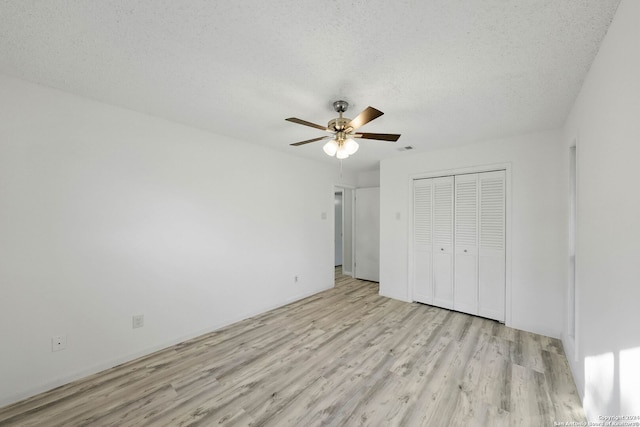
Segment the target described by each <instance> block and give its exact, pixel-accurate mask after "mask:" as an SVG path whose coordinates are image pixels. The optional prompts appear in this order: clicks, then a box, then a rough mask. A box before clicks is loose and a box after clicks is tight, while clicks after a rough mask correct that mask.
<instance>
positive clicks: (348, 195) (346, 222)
mask: <svg viewBox="0 0 640 427" xmlns="http://www.w3.org/2000/svg"><path fill="white" fill-rule="evenodd" d="M353 195H354V191H353V189H352V188H348V187H335V188H334V195H333V197H334V209H335V212H334V266H335V268H338V266H341V267H340V269H341V271H342V274H344V275H347V276H353V231H354V227H353V203H354V202H353Z"/></svg>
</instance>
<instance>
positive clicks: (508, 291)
mask: <svg viewBox="0 0 640 427" xmlns="http://www.w3.org/2000/svg"><path fill="white" fill-rule="evenodd" d="M511 169H512V165H511V162H505V163H492V164H487V165H477V166H470V167H465V168H455V169H441V170H435V171H424V172H418V173H414V174H411V175H409V179H408V182H407V187H408V191H409V193H408V194H410V195H411V196H410V197H408V200H409V201H408V203H409V206H407V212H409V220H408V221H407V235H408V237H409V238H408V239H407V240H408V242H409V246H408V254H409V256H408V262H407V268H408V270H407V277H408V279H409V280H407V288H408V289H407V296H408V298H409V301H414V299H413V286H414V280H413V267H414V263H415V261H414V259H413V258H414V254H413V217H414V213H413V181H415V180H417V179H426V178H438V177H441V176H451V175H465V174H471V173H482V172H492V171H497V170H504V171H505V216H506V220H505V296H504V302H505V310H504V314H505V325H507V326H511V325H512V321H511V319H512V317H511V306H512V305H511V295H512V288H511V235H512V233H511Z"/></svg>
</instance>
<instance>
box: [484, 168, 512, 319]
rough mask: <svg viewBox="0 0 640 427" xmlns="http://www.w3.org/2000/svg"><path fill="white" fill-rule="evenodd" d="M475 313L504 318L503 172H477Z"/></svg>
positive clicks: (504, 189) (504, 194) (504, 191)
mask: <svg viewBox="0 0 640 427" xmlns="http://www.w3.org/2000/svg"><path fill="white" fill-rule="evenodd" d="M478 180H479V182H478V184H479V187H480V194H479V202H480V210H479V218H478V219H479V229H480V233H479V238H480V241H479V247H478V293H479V295H478V303H479V307H478V314H479V315H480V316H483V317H488V318H490V319H495V320H498V321H500V322H504V320H505V282H506V281H505V277H506V275H505V224H506V221H505V200H506V199H505V198H506V188H505V185H506V184H505V172H504V171H498V172H487V173H482V174H478Z"/></svg>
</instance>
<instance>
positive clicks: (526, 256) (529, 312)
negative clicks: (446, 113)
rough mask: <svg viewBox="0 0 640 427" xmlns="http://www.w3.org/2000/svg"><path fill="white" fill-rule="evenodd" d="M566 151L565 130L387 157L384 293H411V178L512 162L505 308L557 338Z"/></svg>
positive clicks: (515, 320) (521, 324)
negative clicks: (563, 143) (506, 304)
mask: <svg viewBox="0 0 640 427" xmlns="http://www.w3.org/2000/svg"><path fill="white" fill-rule="evenodd" d="M563 149H564V147H563V145H562V139H561V133H560V132H559V131H549V132H542V133H537V134H531V135H524V136H518V137H512V138H506V139H503V140H498V141H488V142H484V143H480V144H474V145H469V146H463V147H457V148H451V149H447V150H440V151H431V152H426V153H411V155H410V156H409V155H400V156H398V157H395V158H392V159H387V160H383V161H382V162H381V188H380V190H381V213H380V224H381V236H380V247H381V252H380V262H381V265H380V293H381V294H382V295H386V296H389V297H392V298H397V299H401V300H407V299H408V298H409V292H408V291H409V289H408V286H409V276H408V268H409V267H408V262H409V257H408V253H409V231H410V226H411V218H409V213H410V207H411V203H412V198H411V179H412V178H411V176H412V175H414V174H420V173H431V172H437V171H451V170H456V169H464V168H471V167H477V166H482V165H491V164H498V163H509V164H510V174H511V188H510V192H509V193H508V196H507V197H508V198H509V200H510V213H511V230H507V232H508V233H509V235H510V242H509V241H508V242H507V243H508V244H509V243H510V244H511V245H510V248H509V246H508V247H507V252H508V256H509V254H510V259H511V265H510V270H511V288H510V292H508V293H507V297H509V296H510V297H511V311H510V312H509V311H507V324H508V325H509V326H512V327H515V328H518V329H523V330H527V331H531V332H536V333H541V334H545V335H550V336H554V337H559V336H560V335H561V331H562V327H563V316H562V310H563V308H564V307H563V296H564V290H565V288H566V286H565V283H566V276H567V270H566V265H565V263H564V261H565V256H566V253H567V239H566V234H567V224H566V221H565V218H566V209H567V207H566V194H567V189H566V186H567V184H566V179H565V176H564V169H563V167H564V164H562V158H561V157H562V156H561V153H562V151H563ZM508 191H509V189H508ZM398 214H399V217H400V219H397V215H398ZM507 273H509V270H507ZM507 280H509V278H508V279H507ZM507 308H508V306H507ZM509 319H511V320H509Z"/></svg>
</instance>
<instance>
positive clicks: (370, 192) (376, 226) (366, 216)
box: [355, 187, 380, 282]
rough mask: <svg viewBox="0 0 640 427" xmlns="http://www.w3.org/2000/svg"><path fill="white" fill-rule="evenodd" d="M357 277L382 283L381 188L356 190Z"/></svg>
mask: <svg viewBox="0 0 640 427" xmlns="http://www.w3.org/2000/svg"><path fill="white" fill-rule="evenodd" d="M355 207H356V209H355V231H356V233H355V234H356V238H355V277H357V278H358V279H364V280H371V281H373V282H378V281H380V188H379V187H375V188H358V189H356V206H355Z"/></svg>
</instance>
